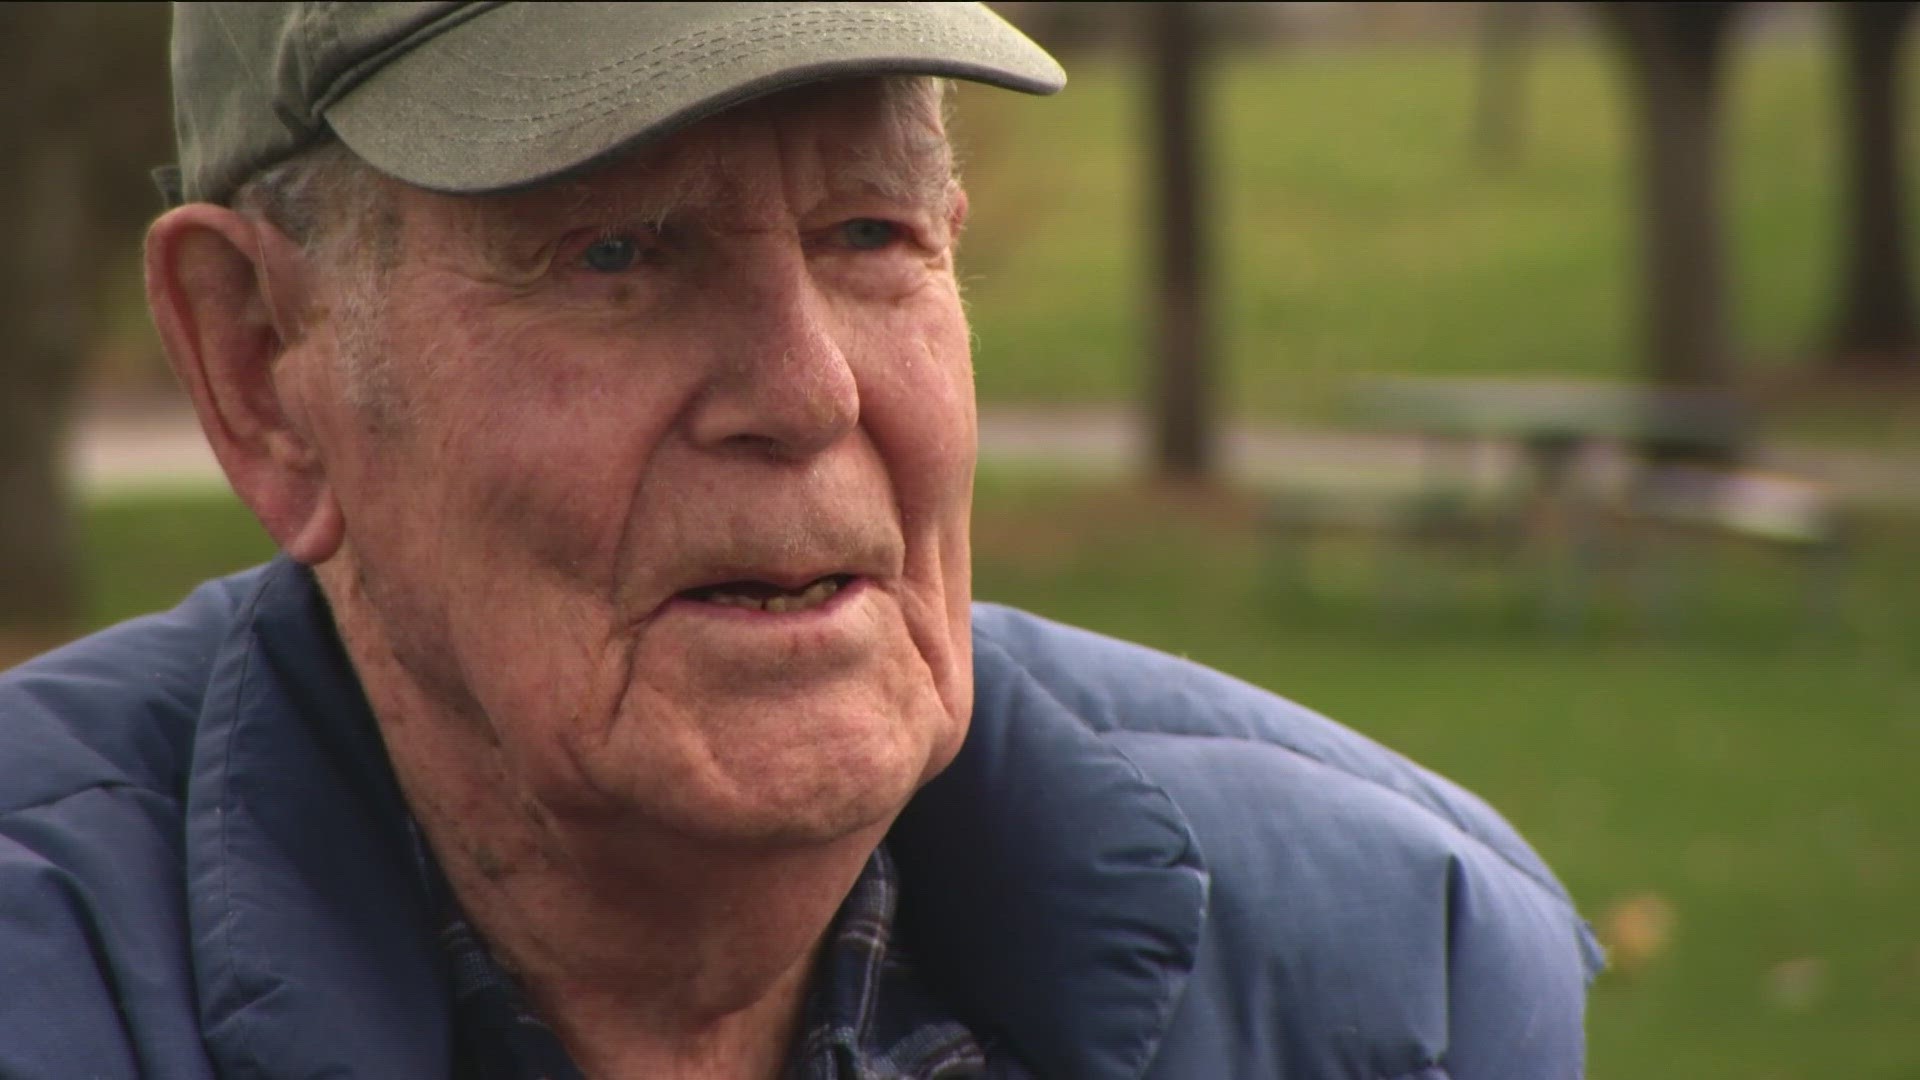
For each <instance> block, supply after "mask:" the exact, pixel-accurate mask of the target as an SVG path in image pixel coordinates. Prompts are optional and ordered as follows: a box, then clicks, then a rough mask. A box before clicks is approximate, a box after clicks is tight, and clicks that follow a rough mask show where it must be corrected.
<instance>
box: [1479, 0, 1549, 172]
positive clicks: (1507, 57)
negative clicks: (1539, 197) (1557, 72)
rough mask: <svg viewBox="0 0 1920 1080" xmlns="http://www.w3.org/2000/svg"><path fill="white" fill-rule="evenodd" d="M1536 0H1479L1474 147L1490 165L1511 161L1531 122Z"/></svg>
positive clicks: (1495, 166) (1481, 162) (1483, 160)
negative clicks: (1530, 53)
mask: <svg viewBox="0 0 1920 1080" xmlns="http://www.w3.org/2000/svg"><path fill="white" fill-rule="evenodd" d="M1537 16H1538V12H1537V11H1536V10H1535V5H1534V4H1532V3H1520V2H1513V3H1483V4H1481V5H1480V79H1479V84H1478V86H1477V88H1476V93H1475V94H1474V107H1473V148H1474V154H1475V156H1476V157H1477V158H1478V159H1479V161H1480V164H1481V165H1482V166H1483V167H1486V168H1488V169H1503V168H1506V167H1508V166H1511V165H1512V164H1513V162H1514V160H1515V158H1517V157H1518V156H1519V152H1520V137H1521V134H1522V129H1523V126H1524V124H1525V122H1526V104H1527V93H1526V76H1527V40H1528V38H1529V37H1531V36H1532V33H1533V23H1534V21H1535V19H1536V18H1537Z"/></svg>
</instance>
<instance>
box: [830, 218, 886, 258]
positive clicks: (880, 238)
mask: <svg viewBox="0 0 1920 1080" xmlns="http://www.w3.org/2000/svg"><path fill="white" fill-rule="evenodd" d="M840 232H841V236H842V237H843V238H844V239H845V240H846V242H847V246H848V247H851V248H854V249H855V250H858V251H878V250H880V249H881V248H884V247H886V246H887V245H889V244H891V243H893V242H894V241H896V240H898V239H900V226H898V225H895V224H894V223H893V222H891V221H882V220H880V219H879V218H854V219H853V220H852V221H849V222H846V223H845V224H843V225H841V226H840Z"/></svg>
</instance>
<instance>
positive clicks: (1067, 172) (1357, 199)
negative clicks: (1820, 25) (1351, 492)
mask: <svg viewBox="0 0 1920 1080" xmlns="http://www.w3.org/2000/svg"><path fill="white" fill-rule="evenodd" d="M1914 38H1915V52H1916V53H1920V35H1914ZM1830 52H1831V50H1830V49H1829V48H1828V47H1827V43H1826V42H1825V41H1824V39H1817V38H1792V37H1788V38H1778V39H1764V40H1763V39H1752V40H1747V41H1745V42H1743V44H1742V46H1741V48H1740V49H1739V51H1738V52H1737V53H1736V56H1737V62H1736V63H1735V64H1734V65H1733V67H1732V70H1731V72H1730V75H1731V77H1730V79H1729V80H1728V94H1727V103H1728V110H1727V116H1728V119H1729V123H1728V125H1727V130H1726V139H1725V155H1724V156H1725V161H1726V166H1727V173H1726V176H1727V194H1728V198H1727V200H1726V212H1727V213H1726V218H1727V237H1728V245H1729V251H1728V253H1727V255H1728V258H1729V260H1730V267H1731V277H1730V281H1731V292H1732V294H1733V302H1734V309H1735V311H1734V316H1735V323H1736V328H1737V338H1738V341H1739V342H1740V343H1741V346H1742V349H1743V355H1745V357H1746V358H1747V362H1748V365H1749V369H1750V370H1753V371H1755V372H1764V371H1769V370H1775V369H1778V368H1780V367H1782V366H1783V365H1790V364H1793V363H1798V362H1801V361H1803V360H1804V358H1805V357H1806V355H1807V354H1808V352H1809V350H1810V349H1811V348H1812V347H1813V346H1814V345H1815V343H1816V342H1817V341H1818V340H1819V338H1820V336H1821V334H1822V332H1823V329H1824V324H1825V320H1826V318H1827V317H1828V310H1829V306H1830V304H1831V302H1832V296H1831V295H1830V290H1831V289H1832V288H1833V277H1834V273H1833V263H1834V260H1835V258H1836V257H1837V255H1836V250H1835V240H1834V233H1835V230H1836V228H1837V226H1836V224H1835V220H1836V214H1837V207H1838V198H1839V196H1838V185H1839V178H1840V170H1839V167H1838V162H1837V160H1836V138H1837V137H1836V134H1835V130H1834V129H1835V125H1834V122H1833V111H1834V108H1833V106H1834V103H1833V99H1834V94H1833V90H1832V82H1833V72H1832V70H1831V58H1830ZM1070 67H1071V71H1072V83H1071V85H1070V86H1069V88H1068V90H1067V91H1066V92H1065V93H1063V94H1062V95H1060V96H1059V97H1058V98H1056V99H1049V100H1032V99H1024V98H1017V97H1015V96H1014V95H1007V94H999V93H989V92H984V91H975V90H964V91H963V92H962V96H961V108H960V122H959V131H960V133H961V137H962V140H963V143H964V142H966V141H968V140H969V138H971V142H972V143H973V148H972V150H971V152H970V154H969V158H970V162H971V164H970V165H969V168H968V172H969V181H970V184H971V186H972V188H973V190H974V200H973V206H974V215H973V225H972V228H971V230H970V235H969V237H968V240H967V247H966V249H965V250H964V251H963V258H962V268H963V271H964V272H965V273H966V274H967V276H968V280H969V290H970V292H969V295H970V297H971V301H972V311H973V314H974V317H975V324H976V328H977V331H978V334H979V339H980V349H979V387H980V393H981V396H982V398H983V400H985V401H987V402H989V403H1008V402H1017V403H1084V402H1088V401H1108V402H1128V401H1132V400H1134V399H1135V398H1136V397H1137V396H1138V390H1137V388H1138V387H1139V386H1141V385H1142V377H1141V370H1142V365H1143V364H1144V363H1145V358H1146V350H1147V347H1148V343H1149V342H1150V340H1151V338H1150V333H1151V328H1150V326H1149V325H1148V324H1147V322H1146V318H1147V310H1146V307H1145V305H1144V304H1143V303H1141V302H1140V298H1141V296H1142V291H1143V289H1144V288H1145V282H1144V276H1143V270H1142V266H1143V263H1144V262H1145V260H1146V258H1147V256H1148V244H1149V242H1150V239H1151V237H1150V235H1149V230H1148V228H1147V227H1146V225H1145V224H1144V222H1145V220H1146V219H1145V217H1144V216H1143V214H1142V208H1143V206H1144V197H1143V190H1142V184H1143V180H1142V177H1143V169H1144V158H1143V154H1144V149H1143V146H1142V139H1143V125H1142V124H1141V119H1142V117H1143V116H1144V113H1145V107H1144V106H1145V101H1144V89H1143V87H1144V82H1143V79H1142V73H1141V72H1140V71H1139V69H1138V68H1137V67H1135V66H1133V65H1132V64H1131V63H1130V62H1128V61H1126V60H1124V59H1120V58H1112V57H1105V58H1102V57H1092V58H1087V59H1081V60H1077V61H1076V62H1074V63H1072V64H1071V65H1070ZM1475 76H1476V71H1475V60H1474V56H1473V54H1472V52H1471V50H1470V48H1468V47H1467V46H1465V45H1459V44H1455V45H1448V44H1428V45H1423V46H1419V47H1382V46H1374V47H1358V46H1355V47H1348V48H1341V49H1329V50H1315V51H1307V50H1298V51H1291V52H1280V53H1274V54H1265V55H1235V56H1229V57H1226V58H1223V59H1222V60H1220V61H1219V63H1218V64H1217V66H1216V67H1215V69H1214V71H1213V77H1212V80H1211V83H1210V88H1209V92H1208V94H1207V97H1206V101H1207V104H1208V119H1209V121H1210V124H1209V130H1210V132H1211V137H1212V157H1211V161H1212V163H1213V167H1214V172H1213V181H1212V191H1213V192H1214V196H1215V197H1214V199H1213V202H1212V207H1213V210H1214V228H1215V232H1214V236H1215V239H1216V245H1217V251H1218V268H1219V269H1218V273H1219V285H1220V297H1219V303H1218V319H1217V321H1218V330H1219V336H1220V346H1221V353H1222V357H1223V365H1224V372H1223V382H1224V387H1223V389H1222V400H1223V401H1224V402H1225V403H1226V405H1227V407H1228V408H1229V409H1230V410H1231V411H1233V412H1236V413H1240V414H1244V415H1253V416H1267V417H1278V418H1284V419H1290V420H1296V421H1309V422H1324V421H1329V420H1333V419H1337V418H1339V416H1340V403H1341V401H1342V399H1343V388H1344V387H1345V386H1346V385H1347V384H1348V383H1349V381H1350V380H1352V379H1353V378H1355V377H1359V376H1365V375H1377V374H1402V375H1409V374H1415V375H1442V376H1451V375H1458V376H1474V375H1516V376H1571V377H1585V378H1601V379H1617V378H1630V377H1632V376H1633V375H1634V374H1635V373H1636V371H1637V370H1638V360H1637V331H1636V329H1635V320H1636V318H1637V316H1636V305H1637V303H1638V294H1637V291H1636V282H1637V276H1638V263H1637V254H1636V251H1635V246H1634V245H1635V240H1634V228H1635V221H1634V217H1633V210H1632V207H1633V198H1634V194H1633V189H1632V174H1631V171H1630V170H1631V167H1632V162H1631V157H1630V150H1631V143H1630V138H1631V132H1630V129H1629V122H1628V121H1629V118H1628V117H1627V116H1626V114H1625V112H1624V109H1623V95H1622V94H1621V89H1622V86H1621V80H1620V79H1619V78H1618V71H1617V70H1616V68H1615V66H1614V64H1613V58H1612V57H1611V56H1610V55H1608V54H1607V53H1605V52H1604V51H1603V50H1602V49H1601V48H1600V43H1599V42H1598V41H1597V40H1595V39H1593V38H1590V37H1577V38H1570V39H1568V38H1562V39H1559V40H1553V41H1547V42H1543V43H1542V45H1541V47H1540V48H1539V49H1538V51H1537V52H1536V53H1535V54H1534V56H1533V58H1532V60H1531V68H1530V75H1529V83H1528V91H1527V102H1526V107H1525V110H1524V111H1525V116H1526V122H1525V129H1526V130H1525V134H1524V137H1523V139H1522V140H1521V147H1520V152H1519V155H1518V158H1517V160H1516V161H1515V162H1514V164H1513V165H1512V167H1510V168H1508V169H1505V170H1488V169H1485V168H1482V167H1480V166H1479V165H1478V164H1477V163H1476V161H1475V160H1474V157H1473V155H1472V154H1471V153H1470V150H1469V146H1470V141H1471V140H1470V122H1471V102H1472V95H1473V89H1474V79H1475ZM1908 88H1909V97H1910V99H1911V100H1910V103H1909V115H1910V116H1913V115H1920V79H1911V80H1908ZM1909 130H1910V132H1911V133H1912V139H1911V143H1912V147H1911V152H1910V153H1909V159H1910V160H1915V161H1920V124H1915V125H1909ZM1909 175H1910V176H1911V177H1912V178H1913V180H1914V184H1915V193H1916V196H1917V198H1916V200H1915V202H1916V207H1917V209H1916V211H1915V212H1914V213H1912V214H1911V215H1910V217H1909V221H1910V223H1911V224H1912V225H1913V227H1914V229H1915V234H1916V244H1915V247H1916V249H1917V250H1920V168H1914V169H1912V170H1910V171H1909ZM1831 427H1832V425H1825V426H1824V427H1817V429H1818V430H1822V431H1825V430H1826V429H1828V428H1831Z"/></svg>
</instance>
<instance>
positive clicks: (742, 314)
mask: <svg viewBox="0 0 1920 1080" xmlns="http://www.w3.org/2000/svg"><path fill="white" fill-rule="evenodd" d="M896 96H902V95H896ZM397 198H398V199H399V201H400V207H399V209H400V219H401V222H402V232H401V237H400V247H399V260H400V261H399V265H398V266H397V267H396V268H395V269H393V270H392V271H391V273H390V276H389V279H388V281H387V283H386V285H385V289H384V305H383V306H384V309H385V314H384V317H383V319H382V322H381V324H380V325H379V326H378V328H377V329H376V331H375V332H374V333H372V334H371V335H363V337H365V338H366V339H367V340H368V341H369V342H370V345H371V347H373V348H376V349H378V350H379V352H380V354H381V359H382V360H383V361H384V363H383V370H384V377H383V378H381V379H379V380H376V382H377V384H378V386H379V387H380V390H381V393H383V394H385V395H388V396H389V397H390V399H391V400H389V401H388V402H386V408H385V409H384V410H375V412H369V411H368V410H366V409H363V408H361V407H359V406H354V405H348V404H345V403H344V402H345V401H346V400H347V399H348V398H349V397H350V396H351V395H349V394H347V393H346V392H345V388H344V386H341V385H338V384H331V385H328V386H327V388H326V389H325V390H324V391H322V392H318V393H316V394H315V399H316V400H324V401H327V402H330V403H331V404H328V405H327V406H325V407H322V408H319V409H318V410H317V411H316V413H315V416H316V423H317V425H318V440H317V441H318V442H319V444H320V446H321V448H322V451H321V452H322V454H323V456H324V457H325V459H326V461H327V471H328V477H329V480H330V481H331V483H332V485H333V490H334V491H335V494H336V497H337V498H338V500H339V502H340V505H341V509H342V512H343V514H344V517H345V521H346V537H347V539H346V544H345V546H344V547H343V549H342V554H341V556H340V559H341V565H339V566H337V567H333V568H329V571H328V574H329V577H328V580H329V581H333V580H336V577H335V576H334V575H340V574H344V575H345V577H344V580H351V581H353V582H355V587H356V588H357V590H358V591H359V593H360V594H361V596H362V597H363V606H364V609H365V610H367V611H369V612H371V613H372V616H373V618H374V619H375V621H376V622H377V623H378V624H379V626H380V631H381V634H382V636H384V637H385V638H386V639H387V640H388V641H389V642H390V643H391V645H392V647H393V653H394V655H395V656H396V657H397V658H398V660H399V661H400V663H401V664H402V665H403V666H404V667H405V668H406V669H407V671H408V672H409V674H410V676H411V677H412V679H413V680H414V681H417V682H418V683H419V684H420V685H422V686H424V687H425V688H426V690H427V691H428V694H429V696H430V698H431V699H432V700H433V701H434V702H435V703H436V704H437V705H438V706H440V707H441V708H442V709H443V710H445V712H446V713H447V714H448V715H453V716H457V717H458V718H459V720H460V722H461V723H462V724H465V725H471V726H472V728H473V730H474V731H475V732H477V733H479V736H480V737H481V738H482V739H484V740H485V741H486V742H487V743H490V744H491V751H490V752H491V753H492V754H493V755H494V758H495V761H494V762H493V763H492V764H491V766H490V767H491V768H493V769H494V770H495V771H496V772H497V774H498V775H499V777H500V778H501V780H502V782H503V783H505V784H507V785H511V786H512V787H513V788H514V789H515V790H512V791H502V792H501V797H502V798H515V799H520V800H530V801H531V802H532V803H534V804H537V805H538V806H539V807H540V812H541V813H543V814H553V815H559V816H561V817H563V818H574V819H578V820H581V821H582V822H586V821H594V820H601V821H608V822H612V823H615V824H620V823H625V824H647V825H650V826H653V827H660V828H665V829H668V830H671V831H672V832H674V833H675V834H678V835H686V836H692V837H697V838H701V839H706V840H719V841H729V840H731V841H738V842H749V843H751V842H765V841H795V840H808V839H826V838H829V837H833V836H838V835H844V834H845V833H847V832H849V831H851V830H854V829H857V828H861V827H864V826H871V825H874V824H876V823H882V822H884V821H886V820H887V819H888V816H889V815H890V814H891V813H892V812H894V811H895V810H897V809H898V807H899V806H900V805H902V804H903V803H904V802H905V800H906V798H907V797H908V796H909V795H910V794H911V792H912V791H913V790H914V789H915V788H916V787H917V786H918V785H919V784H920V783H921V782H923V781H924V780H926V779H927V778H928V777H930V776H932V775H933V774H934V773H936V772H937V771H938V770H939V769H940V768H942V767H944V765H945V764H946V763H947V762H948V761H949V760H950V759H951V758H952V756H953V754H954V753H955V752H956V751H957V749H958V747H959V744H960V742H961V740H962V738H963V736H964V734H965V730H966V725H967V718H968V714H969V711H970V709H971V704H972V680H971V664H970V648H969V630H968V626H969V623H968V599H969V585H968V549H967V517H968V506H969V501H970V498H971V487H972V474H973V461H974V448H975V445H974V439H975V424H974V411H973V393H972V373H971V367H970V361H969V357H968V337H967V327H966V324H965V320H964V318H963V316H962V313H961V308H960V301H959V297H958V294H957V291H956V287H955V281H954V274H953V262H952V251H953V242H954V238H955V237H954V233H955V231H956V229H957V228H958V224H959V219H960V216H961V213H962V207H961V203H960V196H959V194H958V189H957V188H955V187H953V186H952V185H951V183H950V181H949V179H948V161H947V157H946V147H945V139H944V136H943V135H942V134H941V133H940V130H939V121H938V117H937V115H936V110H935V109H934V108H933V107H932V104H931V102H930V101H929V102H918V101H917V99H916V103H915V104H913V105H911V106H908V107H905V108H899V107H896V108H892V109H889V108H888V107H887V106H886V105H885V104H884V101H883V94H882V93H881V88H880V87H879V85H878V84H875V83H857V84H842V85H836V86H832V87H826V88H814V89H808V90H803V91H797V92H793V93H789V94H784V95H780V96H778V97H776V98H774V99H771V100H769V101H766V102H763V103H759V104H753V105H749V106H746V107H743V108H741V109H737V110H735V111H733V112H729V113H726V114H724V115H722V116H721V117H719V118H715V119H710V120H707V121H704V122H702V123H699V124H697V125H695V126H693V127H691V128H689V129H687V130H686V131H684V132H682V133H680V134H678V135H676V136H673V137H672V138H670V139H668V140H667V141H666V142H664V143H662V144H660V145H657V146H654V147H651V148H648V149H646V150H645V151H643V152H642V153H640V154H638V155H634V156H630V157H628V158H626V159H623V160H619V161H616V162H615V163H613V164H611V165H608V166H606V167H604V168H601V169H599V170H598V171H596V172H593V173H591V174H589V175H588V176H586V177H585V178H583V179H580V180H574V181H566V182H561V183H556V184H553V185H550V186H548V187H545V188H542V189H538V190H535V191H531V192H527V193H520V194H514V195H508V196H490V197H486V198H480V199H473V198H452V197H446V196H438V195H432V194H429V193H425V192H421V191H416V190H407V191H404V192H401V193H399V195H398V196H397ZM345 337H346V338H347V339H349V340H351V339H352V338H353V337H354V335H352V334H347V335H345ZM315 367H316V370H318V369H319V368H320V365H315ZM326 370H327V371H337V370H338V367H337V365H328V366H327V367H326ZM315 377H316V378H317V379H320V380H321V381H322V382H323V383H324V382H325V381H326V380H327V379H329V378H337V376H334V375H316V376H315ZM379 413H384V414H385V415H379ZM385 719H387V720H388V721H389V722H392V720H393V718H391V717H387V718H385Z"/></svg>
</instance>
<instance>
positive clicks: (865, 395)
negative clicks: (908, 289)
mask: <svg viewBox="0 0 1920 1080" xmlns="http://www.w3.org/2000/svg"><path fill="white" fill-rule="evenodd" d="M872 344H873V346H874V349H875V352H876V353H877V354H878V355H879V356H880V357H881V360H880V362H878V363H875V364H873V365H872V366H871V368H870V369H869V370H870V375H869V376H868V377H867V378H866V379H865V380H863V382H864V385H863V386H862V388H861V411H862V417H863V421H864V423H865V425H866V428H867V431H868V433H869V434H870V436H871V437H872V438H873V439H874V441H875V443H876V444H877V446H878V448H879V450H880V453H881V456H882V458H883V459H884V460H885V462H886V466H887V470H888V472H889V474H890V476H891V477H892V481H893V485H894V489H895V492H896V497H897V498H898V499H899V500H900V504H901V505H900V509H901V512H902V515H903V516H904V517H905V518H906V520H905V521H904V522H903V524H905V525H906V527H907V528H908V529H909V530H914V529H916V528H927V527H936V528H942V527H944V528H959V529H961V530H962V531H964V528H965V524H966V517H967V511H968V507H969V504H970V502H971V497H972V491H973V465H974V458H975V453H976V450H977V431H976V419H975V414H974V399H973V366H972V360H971V357H970V355H969V351H968V337H967V327H966V321H965V319H964V318H963V317H962V316H961V314H960V311H959V305H958V301H957V300H954V301H953V302H952V303H951V304H942V305H938V306H937V309H936V310H934V311H931V312H928V313H926V314H924V315H923V316H922V317H919V318H916V319H912V320H901V321H900V322H898V323H894V324H892V325H887V326H885V327H884V328H883V329H882V330H881V332H880V334H878V335H876V339H875V341H874V342H873V343H872Z"/></svg>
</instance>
